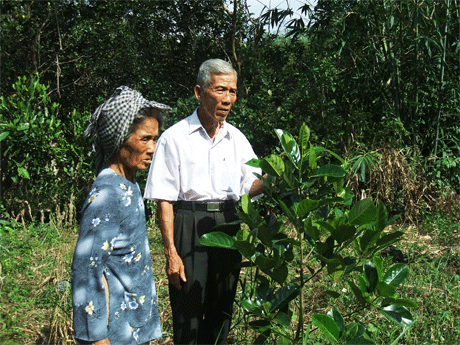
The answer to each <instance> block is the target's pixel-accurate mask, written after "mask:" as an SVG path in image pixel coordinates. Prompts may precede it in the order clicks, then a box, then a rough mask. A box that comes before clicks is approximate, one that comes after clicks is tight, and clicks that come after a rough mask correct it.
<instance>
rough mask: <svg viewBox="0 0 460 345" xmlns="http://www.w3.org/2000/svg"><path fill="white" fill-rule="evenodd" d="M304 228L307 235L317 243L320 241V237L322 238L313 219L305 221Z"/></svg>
mask: <svg viewBox="0 0 460 345" xmlns="http://www.w3.org/2000/svg"><path fill="white" fill-rule="evenodd" d="M303 228H304V231H305V233H306V234H307V235H308V236H310V237H311V238H312V239H314V240H315V241H316V240H319V236H320V234H319V230H318V228H317V227H316V226H314V225H313V223H312V219H311V218H307V219H305V221H304V223H303Z"/></svg>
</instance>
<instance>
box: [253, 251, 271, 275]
mask: <svg viewBox="0 0 460 345" xmlns="http://www.w3.org/2000/svg"><path fill="white" fill-rule="evenodd" d="M255 264H256V265H257V267H259V268H260V269H261V270H262V271H264V272H267V271H268V270H271V269H272V268H273V267H275V265H276V260H275V259H270V258H267V257H266V256H263V255H259V256H257V257H256V260H255Z"/></svg>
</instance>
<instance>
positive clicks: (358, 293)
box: [348, 281, 366, 306]
mask: <svg viewBox="0 0 460 345" xmlns="http://www.w3.org/2000/svg"><path fill="white" fill-rule="evenodd" d="M348 285H349V286H350V289H351V291H352V292H353V294H354V295H355V297H356V299H357V300H358V302H359V304H361V305H363V306H364V305H365V304H366V299H365V298H364V296H363V293H362V292H361V290H360V289H359V288H358V287H357V286H356V284H355V283H353V282H352V281H348Z"/></svg>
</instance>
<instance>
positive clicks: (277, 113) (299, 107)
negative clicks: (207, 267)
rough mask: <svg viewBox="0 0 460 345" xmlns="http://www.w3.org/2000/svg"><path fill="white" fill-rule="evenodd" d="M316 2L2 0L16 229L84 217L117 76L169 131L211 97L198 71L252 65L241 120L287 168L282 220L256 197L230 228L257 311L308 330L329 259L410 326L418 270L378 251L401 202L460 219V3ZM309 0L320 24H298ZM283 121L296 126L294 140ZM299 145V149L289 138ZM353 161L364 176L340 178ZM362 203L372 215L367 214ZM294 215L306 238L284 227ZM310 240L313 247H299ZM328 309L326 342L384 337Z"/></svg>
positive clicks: (407, 214)
mask: <svg viewBox="0 0 460 345" xmlns="http://www.w3.org/2000/svg"><path fill="white" fill-rule="evenodd" d="M309 3H310V1H308V0H305V3H304V5H302V6H301V7H300V8H298V9H287V10H285V11H280V10H268V9H266V10H265V12H264V13H263V14H262V15H261V16H260V17H254V15H252V14H251V13H250V8H249V7H248V4H247V1H246V0H201V1H195V0H169V1H164V0H151V1H144V0H127V1H110V0H63V1H39V0H14V1H13V0H0V5H1V13H0V30H1V35H2V39H1V41H0V44H1V50H0V55H1V56H0V61H1V64H0V75H1V80H0V87H1V105H0V111H1V112H0V157H1V161H0V165H1V170H0V212H1V218H0V234H4V235H10V236H8V238H10V239H12V238H13V237H14V236H16V235H17V234H18V232H19V231H18V228H17V224H16V221H21V222H23V223H24V225H27V223H32V226H33V225H36V224H37V223H39V222H41V223H47V222H49V223H50V224H52V225H53V228H55V229H61V228H62V225H63V224H68V225H74V224H75V223H76V220H77V216H76V212H77V210H78V209H79V208H80V206H81V202H82V200H83V199H84V197H85V196H86V193H87V189H88V186H89V185H90V184H91V181H92V179H93V177H94V176H93V172H92V156H91V154H90V144H89V142H88V140H87V139H86V138H84V137H83V129H84V128H85V126H86V120H87V118H88V117H89V115H90V114H91V112H92V111H94V109H95V108H96V106H97V105H99V104H100V102H101V101H103V100H104V99H106V98H107V97H108V96H109V95H110V94H111V93H112V92H113V90H114V89H115V88H116V87H117V86H119V85H122V84H125V85H128V86H130V87H132V88H134V89H137V90H139V91H140V92H141V93H142V94H143V95H144V96H145V97H146V98H149V99H155V100H157V101H160V102H163V103H167V104H169V105H171V106H172V107H173V112H172V114H171V116H170V117H169V118H168V119H167V121H166V126H169V125H171V124H173V123H175V122H176V121H177V120H179V119H181V118H183V117H185V116H187V115H189V114H190V113H191V112H192V111H193V109H194V108H195V107H196V106H197V101H196V100H195V98H194V97H193V94H192V90H193V86H194V84H195V77H196V71H197V68H198V66H199V65H200V64H201V62H203V61H204V60H205V59H208V58H212V57H219V58H222V59H226V60H229V61H231V62H232V63H233V65H234V66H235V67H236V69H237V71H238V76H239V78H238V84H239V85H238V94H239V99H238V102H237V103H236V105H235V106H234V108H233V110H232V113H231V115H230V117H229V121H230V122H232V123H233V124H235V125H236V126H237V127H238V128H240V129H241V130H242V131H243V133H244V134H245V135H246V136H247V137H248V139H249V140H250V142H251V143H252V145H253V147H254V150H255V151H256V153H257V154H258V155H259V156H260V157H265V158H262V159H261V160H260V161H258V162H257V163H254V162H253V164H261V166H262V167H263V169H264V170H266V171H267V172H269V173H270V174H271V175H273V176H276V177H277V178H278V179H279V180H282V181H283V182H282V183H281V184H278V185H276V186H272V187H271V189H270V193H269V196H270V198H271V199H270V198H269V199H268V201H267V200H266V204H263V209H264V210H266V209H270V212H272V213H270V214H271V216H268V215H267V214H265V213H264V212H265V211H261V210H260V209H258V208H257V207H255V206H254V207H253V206H252V205H251V203H250V202H249V201H248V200H246V199H245V200H243V203H242V207H243V208H242V214H241V216H242V218H243V219H245V221H246V222H247V223H248V226H249V232H247V231H246V232H243V233H241V234H240V237H239V238H236V239H226V240H228V242H227V243H228V245H229V246H235V247H238V246H239V247H240V248H238V249H240V250H242V251H243V254H244V256H245V257H246V259H247V260H248V261H250V262H252V265H253V266H252V267H253V268H254V269H255V270H256V271H255V272H256V273H254V274H253V276H252V278H253V281H252V283H251V284H253V285H252V286H251V287H248V289H247V290H245V291H243V302H242V306H243V309H244V310H245V311H246V312H247V314H246V315H245V316H244V317H243V319H244V320H250V322H252V323H251V324H250V325H251V326H254V327H253V330H255V331H257V332H259V333H260V334H261V338H259V340H264V339H268V338H269V337H275V338H276V339H277V340H278V341H280V342H283V341H285V342H288V341H290V340H292V339H297V340H298V339H300V338H303V339H307V338H308V337H307V333H308V332H307V330H304V329H303V326H304V324H303V323H302V322H300V320H303V317H302V313H303V309H302V308H301V309H298V312H296V311H295V310H294V309H293V308H291V307H289V308H288V307H287V306H288V304H290V305H291V306H292V304H298V303H300V302H297V301H298V300H296V299H297V298H303V296H304V292H305V287H306V286H307V285H306V284H307V282H308V281H309V279H310V278H309V277H317V273H316V272H323V271H325V272H327V273H328V274H329V278H327V279H332V280H333V282H334V281H335V280H334V279H338V278H340V279H342V281H345V282H347V284H348V285H346V287H344V289H347V290H348V291H352V293H353V300H354V302H356V300H357V301H358V302H359V303H360V304H361V305H362V307H363V308H364V307H366V308H368V307H370V308H371V309H373V310H378V311H380V312H381V314H382V315H383V316H385V317H387V318H389V319H391V320H392V321H396V322H397V323H399V324H400V325H401V326H403V328H404V329H405V331H406V330H407V329H408V326H410V323H411V322H412V317H411V316H410V313H409V312H408V308H409V307H414V306H415V304H414V303H413V302H411V301H408V300H403V299H401V298H398V296H397V293H396V290H395V288H396V286H398V285H399V284H400V283H401V281H402V280H403V279H402V278H405V276H406V274H407V271H406V268H404V267H405V266H403V265H397V266H395V267H393V268H389V267H387V266H388V265H387V266H385V267H384V266H383V265H382V262H381V261H382V260H381V259H380V257H379V256H378V255H374V254H376V253H377V252H378V251H380V250H381V249H382V248H383V246H385V245H388V244H391V243H392V240H395V239H396V238H397V237H398V236H399V235H400V234H399V233H397V232H396V235H391V234H390V235H386V233H385V232H383V229H384V228H385V226H386V225H388V224H389V221H388V218H391V215H394V214H397V213H400V214H401V215H402V220H403V221H410V222H414V223H418V222H423V223H422V224H427V220H428V222H429V220H432V219H434V220H436V222H435V223H436V224H441V223H442V222H441V221H440V220H439V219H444V218H443V217H442V216H441V215H440V214H442V213H446V214H448V215H449V216H450V220H449V222H448V224H451V221H452V222H454V223H455V221H456V220H458V217H459V212H458V210H459V208H460V201H459V197H458V193H459V192H460V38H459V37H460V24H459V23H460V1H459V0H445V1H437V0H412V1H393V0H379V1H365V0H317V1H316V2H315V4H314V6H312V5H310V4H309ZM293 10H297V11H299V12H302V13H303V14H304V15H308V18H309V19H308V21H305V20H304V19H292V18H293V17H291V16H292V13H293ZM283 23H284V26H282V24H283ZM269 28H271V30H268V29H269ZM274 32H276V34H275V33H274ZM303 123H305V124H307V125H308V127H309V128H312V133H311V137H309V140H306V141H305V136H302V135H299V136H290V135H288V133H299V129H301V128H302V130H301V132H300V133H305V128H306V127H302V124H303ZM274 128H281V129H282V130H281V131H277V132H275V133H278V135H279V138H278V136H277V135H276V134H274V132H273V129H274ZM280 133H283V134H280ZM282 138H284V139H282ZM286 138H288V139H286ZM278 139H280V140H285V142H284V144H283V141H282V144H283V145H282V146H283V149H282V150H280V149H279V148H277V146H278ZM295 141H297V142H299V147H300V148H301V151H299V152H301V160H300V161H299V160H294V161H293V159H292V156H289V154H290V149H286V147H287V146H286V145H285V144H287V143H288V142H289V143H293V142H295ZM308 141H310V142H311V145H312V146H311V147H310V146H308V145H307V146H308V147H307V146H304V144H305V143H306V142H308ZM313 147H327V148H328V149H330V150H332V151H333V152H336V153H337V155H336V156H334V155H332V157H335V158H334V159H338V157H343V158H344V159H343V161H340V159H339V161H340V168H338V167H337V166H336V167H333V168H332V167H331V166H329V167H327V165H326V167H322V168H318V167H317V166H316V165H315V164H316V160H317V159H318V160H319V158H318V157H319V155H326V156H327V155H331V152H332V151H322V150H318V149H313ZM291 149H292V147H291ZM282 151H285V154H287V156H284V157H285V158H286V157H287V158H286V160H284V161H283V160H280V159H281V158H279V155H278V154H279V153H281V152H282ZM317 154H318V157H317V156H316V155H317ZM275 157H278V158H275ZM319 161H320V160H319ZM299 164H300V165H302V164H305V165H304V168H305V169H306V172H303V171H302V169H301V168H300V167H299ZM334 164H337V163H334ZM331 168H332V169H331ZM321 169H325V171H323V170H321ZM340 169H346V170H347V171H348V172H349V173H350V176H349V177H345V175H342V174H341V173H340V174H339V175H340V176H338V175H337V176H336V175H335V174H336V173H338V172H340ZM318 171H322V174H319V173H318ZM294 174H297V175H295V176H294ZM299 174H300V175H299ZM315 174H316V175H315ZM331 174H332V175H331ZM143 179H144V177H143V176H139V182H140V184H141V186H142V182H143ZM313 180H314V181H316V182H317V183H316V185H314V184H311V185H310V182H312V181H313ZM268 184H269V185H270V183H269V182H268ZM318 185H320V186H318ZM310 187H311V188H313V190H314V194H311V190H310V189H309V188H310ZM341 191H345V192H344V194H343V193H342V194H340V193H341ZM309 193H310V194H309ZM339 194H340V195H339ZM352 195H353V197H352ZM318 200H320V201H318ZM371 200H373V201H371ZM378 200H382V202H377V201H378ZM383 204H385V205H387V208H385V207H384V206H383ZM283 205H284V206H283ZM337 205H339V206H337ZM352 205H355V206H352ZM356 205H359V206H356ZM325 206H327V207H329V213H328V214H327V215H325V214H323V213H321V212H322V211H323V210H324V207H325ZM360 214H364V215H366V217H364V218H359V217H357V218H353V217H354V215H360ZM424 218H425V221H423V219H424ZM285 220H288V222H290V223H291V225H290V226H291V227H294V229H295V231H294V235H293V234H289V236H288V234H286V233H285V232H286V231H288V230H289V229H290V228H289V227H286V228H283V226H284V221H285ZM56 224H57V226H56V227H54V225H56ZM440 227H441V226H440ZM286 229H287V230H286ZM449 229H450V228H449ZM339 230H340V231H339ZM387 230H388V228H386V230H385V231H387ZM439 231H441V230H439ZM15 234H16V235H15ZM46 236H47V235H46ZM46 236H45V239H46ZM385 236H390V237H385ZM391 236H394V237H391ZM442 236H443V237H447V238H449V239H451V237H449V236H452V232H451V231H447V230H443V232H442ZM45 239H43V241H45ZM11 241H12V240H11ZM450 242H452V241H450ZM42 243H43V242H42ZM2 246H3V244H2ZM305 248H309V251H310V252H311V253H310V256H309V257H308V260H307V258H305V260H304V259H303V258H302V257H301V254H299V253H302V252H303V250H304V249H305ZM2 252H3V247H2ZM4 253H6V254H5V256H4V257H2V260H4V259H5V258H6V257H8V258H9V252H7V251H5V252H4ZM293 253H295V257H294V256H293ZM297 255H300V256H299V257H298V256H297ZM310 258H316V266H315V264H313V263H311V262H312V260H309V259H310ZM351 258H353V259H351ZM9 259H10V258H9ZM13 259H14V258H13ZM11 260H12V259H11ZM353 260H354V261H353ZM307 261H308V264H307ZM5 262H6V261H5ZM8 262H9V264H8V269H11V267H13V266H12V265H13V264H12V263H11V262H10V261H8ZM298 265H300V269H301V272H300V274H299V272H298V271H295V269H296V267H297V266H298ZM4 267H7V266H6V265H5V266H4ZM256 267H257V268H256ZM0 268H1V266H0ZM257 270H258V271H257ZM292 270H294V272H295V273H293V271H292ZM252 272H254V271H252ZM260 272H262V273H260ZM293 274H294V275H295V276H293ZM393 276H396V277H397V280H392V278H391V277H393ZM299 277H300V278H299ZM1 279H2V280H1V281H0V283H1V282H2V281H3V277H1ZM299 279H300V280H299ZM283 284H284V285H283ZM0 287H1V285H0ZM321 289H322V291H323V292H324V286H323V285H322V286H321ZM328 291H329V290H328ZM329 292H330V297H331V298H334V299H336V300H340V298H342V297H340V298H339V297H338V296H337V293H338V294H341V293H340V291H338V292H337V291H335V292H332V291H329ZM341 295H344V294H341ZM415 295H417V296H418V297H420V294H415ZM301 296H302V297H301ZM344 298H345V301H346V299H347V297H344ZM374 298H375V299H374ZM341 301H342V302H341V303H344V304H345V305H346V303H345V302H343V300H341ZM288 302H289V303H288ZM300 304H301V303H300ZM304 307H305V306H304ZM290 308H291V309H290ZM328 311H329V314H328V315H325V313H317V312H314V314H315V315H313V316H312V317H311V321H312V322H313V323H314V324H315V325H316V326H317V327H319V328H320V329H321V330H322V331H323V332H325V338H326V339H328V340H329V341H331V342H337V341H348V340H350V341H355V340H359V341H362V342H368V340H369V339H367V338H368V335H369V332H370V329H371V328H372V327H368V328H367V330H366V329H365V328H363V327H362V325H361V323H360V321H359V320H358V321H357V322H355V321H354V320H355V319H353V320H352V318H350V317H348V316H349V315H355V314H356V313H357V312H356V311H355V310H352V311H350V310H347V311H345V313H349V314H346V315H345V314H343V312H340V313H339V312H338V310H337V309H336V308H334V309H330V308H329V309H328ZM3 313H4V312H3V311H2V315H3ZM254 317H255V318H256V320H255V319H254ZM251 318H252V319H251ZM8 320H9V321H8V322H12V323H14V320H13V319H8ZM66 320H67V321H66V322H68V321H69V320H68V319H66ZM407 320H409V321H410V322H408V321H407ZM246 324H247V325H248V324H249V323H246ZM287 325H289V326H291V328H290V329H289V332H290V333H289V332H284V331H283V327H285V326H287ZM294 325H295V327H298V328H297V329H295V327H294ZM69 327H70V326H68V325H67V324H66V326H65V327H64V328H65V329H66V332H68V333H66V334H70V330H69ZM293 327H294V328H293ZM283 332H284V333H283ZM374 332H376V329H374ZM392 332H393V331H392ZM395 332H396V331H395ZM288 333H289V334H288ZM377 333H378V332H377ZM392 335H393V336H392V337H391V338H392V339H394V338H395V337H396V333H392ZM275 338H273V339H275ZM358 338H359V339H358ZM431 340H432V339H431Z"/></svg>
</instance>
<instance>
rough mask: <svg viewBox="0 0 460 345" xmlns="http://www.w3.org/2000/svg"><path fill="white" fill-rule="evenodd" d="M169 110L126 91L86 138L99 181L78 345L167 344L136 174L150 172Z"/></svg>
mask: <svg viewBox="0 0 460 345" xmlns="http://www.w3.org/2000/svg"><path fill="white" fill-rule="evenodd" d="M169 110H170V108H169V107H168V106H166V105H164V104H160V103H157V102H154V101H148V100H146V99H145V98H143V97H142V95H141V94H140V93H139V92H137V91H134V90H131V89H130V88H128V87H126V86H121V87H119V88H117V89H116V90H115V93H114V94H113V95H112V96H111V97H110V98H109V99H108V100H107V101H106V102H105V103H103V104H102V105H100V106H99V108H97V110H96V111H95V112H94V114H93V115H92V117H91V118H90V124H89V126H88V128H87V130H86V131H85V134H86V135H88V136H91V137H92V140H93V148H94V149H95V151H96V175H97V178H96V181H95V182H94V184H93V186H92V188H91V191H90V192H89V195H88V197H87V199H86V202H85V204H84V206H83V210H82V219H81V226H80V235H79V238H78V242H77V246H76V248H75V254H74V257H73V262H72V297H73V320H74V330H75V338H76V339H77V341H78V343H79V344H95V345H96V344H97V345H101V344H122V345H128V344H140V343H144V342H148V341H149V340H150V339H154V338H159V337H161V336H162V333H161V327H160V319H159V315H158V309H157V300H156V299H157V297H156V291H155V282H154V279H153V273H152V261H151V257H150V250H149V244H148V238H147V230H146V224H145V212H144V202H143V200H142V195H141V192H140V190H139V186H138V185H137V183H136V181H135V174H136V171H138V170H144V169H147V167H148V166H149V164H150V162H151V159H152V155H153V153H154V152H155V145H156V140H157V137H158V131H159V128H160V127H161V123H162V121H161V119H162V115H164V114H165V113H167V112H168V111H169Z"/></svg>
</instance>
